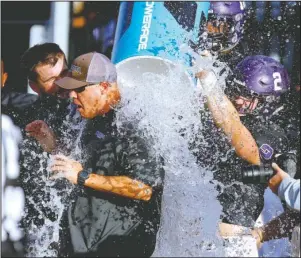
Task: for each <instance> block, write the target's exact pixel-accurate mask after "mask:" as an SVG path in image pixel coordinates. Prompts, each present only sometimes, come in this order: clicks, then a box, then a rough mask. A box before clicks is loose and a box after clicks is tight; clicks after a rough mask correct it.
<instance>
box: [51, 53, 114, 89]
mask: <svg viewBox="0 0 301 258" xmlns="http://www.w3.org/2000/svg"><path fill="white" fill-rule="evenodd" d="M116 81H117V72H116V68H115V65H114V64H113V63H112V62H111V61H110V59H109V58H107V57H106V56H105V55H103V54H100V53H97V52H91V53H87V54H84V55H81V56H79V57H77V58H76V59H75V60H74V61H73V62H72V65H71V69H70V73H69V75H68V76H66V77H64V78H62V79H60V80H57V81H56V82H55V83H56V84H57V85H58V86H59V87H61V88H63V89H67V90H72V89H77V88H80V87H83V86H87V85H91V84H94V83H95V84H97V83H100V82H116Z"/></svg>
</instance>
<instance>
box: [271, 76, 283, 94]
mask: <svg viewBox="0 0 301 258" xmlns="http://www.w3.org/2000/svg"><path fill="white" fill-rule="evenodd" d="M273 78H274V90H275V91H278V90H282V88H281V86H280V85H279V84H281V75H280V73H278V72H274V73H273ZM278 83H279V84H278Z"/></svg>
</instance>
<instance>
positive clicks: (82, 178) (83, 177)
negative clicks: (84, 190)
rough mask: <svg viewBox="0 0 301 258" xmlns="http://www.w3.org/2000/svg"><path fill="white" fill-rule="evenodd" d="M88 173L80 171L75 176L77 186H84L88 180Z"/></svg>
mask: <svg viewBox="0 0 301 258" xmlns="http://www.w3.org/2000/svg"><path fill="white" fill-rule="evenodd" d="M89 175H90V173H89V172H87V171H86V170H82V171H80V172H79V173H78V174H77V184H78V185H79V186H84V185H85V182H86V180H87V179H88V178H89Z"/></svg>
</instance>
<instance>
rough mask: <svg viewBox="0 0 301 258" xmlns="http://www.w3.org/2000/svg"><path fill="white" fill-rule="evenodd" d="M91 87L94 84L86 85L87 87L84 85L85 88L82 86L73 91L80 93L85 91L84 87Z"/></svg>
mask: <svg viewBox="0 0 301 258" xmlns="http://www.w3.org/2000/svg"><path fill="white" fill-rule="evenodd" d="M92 85H95V83H94V84H87V85H85V86H82V87H79V88H77V89H73V90H74V91H75V92H76V93H81V92H83V91H84V90H85V89H86V87H89V86H92Z"/></svg>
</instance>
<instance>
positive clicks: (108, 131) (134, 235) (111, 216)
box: [65, 112, 164, 257]
mask: <svg viewBox="0 0 301 258" xmlns="http://www.w3.org/2000/svg"><path fill="white" fill-rule="evenodd" d="M113 119H114V112H111V113H109V114H108V115H107V116H105V117H99V118H97V119H94V120H92V121H89V122H88V125H87V128H86V130H85V132H84V134H83V136H82V138H81V146H82V149H81V154H82V160H83V164H84V168H85V169H86V170H88V171H89V172H91V173H96V174H99V175H105V176H128V177H130V178H131V179H136V180H139V181H141V182H143V183H145V184H147V185H149V186H152V189H153V195H152V198H151V200H150V201H148V202H145V201H141V200H133V199H129V198H125V197H122V196H118V195H114V194H112V193H105V192H100V191H95V190H93V189H90V188H84V189H80V188H77V192H76V193H74V195H73V200H72V203H71V205H70V206H69V207H68V209H67V212H66V216H65V222H66V228H67V229H66V230H67V231H68V233H69V237H70V240H71V241H70V243H67V247H66V246H65V249H66V248H67V249H68V246H69V249H71V250H69V255H70V256H80V257H82V256H93V257H96V256H100V257H103V256H106V257H112V256H114V257H116V256H123V257H124V256H127V257H133V256H140V257H142V256H143V257H149V256H151V254H152V253H153V251H154V247H155V241H156V233H157V231H158V227H159V221H160V209H161V208H160V207H161V195H162V185H163V178H164V173H163V169H162V166H161V165H160V164H158V162H157V161H156V160H155V159H154V158H153V156H152V155H151V153H150V152H149V150H148V149H147V147H146V143H145V142H144V140H143V139H142V138H140V137H139V136H138V135H137V134H136V133H135V130H134V128H133V127H131V126H129V127H127V128H126V130H125V131H123V132H122V133H121V132H117V130H116V127H115V126H113V125H112V122H113ZM65 237H66V235H65ZM67 238H68V236H67Z"/></svg>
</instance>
